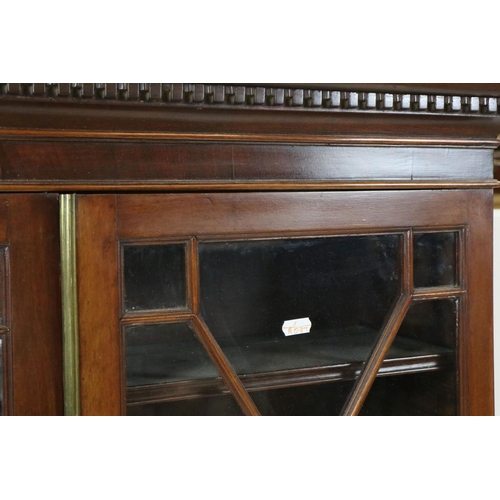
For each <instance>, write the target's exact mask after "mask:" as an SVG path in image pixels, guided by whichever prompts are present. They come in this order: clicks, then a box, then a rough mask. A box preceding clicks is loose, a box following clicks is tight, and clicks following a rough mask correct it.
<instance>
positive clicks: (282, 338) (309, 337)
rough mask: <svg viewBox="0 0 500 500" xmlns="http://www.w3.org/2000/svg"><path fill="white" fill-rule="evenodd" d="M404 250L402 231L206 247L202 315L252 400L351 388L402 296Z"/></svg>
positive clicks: (206, 244)
mask: <svg viewBox="0 0 500 500" xmlns="http://www.w3.org/2000/svg"><path fill="white" fill-rule="evenodd" d="M400 253H401V237H400V235H396V234H388V235H370V236H348V237H344V236H343V237H316V238H297V239H270V240H258V241H255V240H253V241H233V242H201V243H200V244H199V264H200V266H199V268H200V314H201V316H202V317H203V319H204V320H205V322H206V323H207V325H208V327H209V329H210V331H211V332H212V334H213V335H214V336H215V338H216V339H217V341H218V343H219V345H220V346H221V348H222V349H223V351H224V353H225V354H226V356H227V357H228V359H229V361H230V363H231V364H232V366H233V367H234V368H235V370H236V372H237V373H238V374H239V375H241V378H242V381H243V383H244V384H245V385H246V386H247V387H248V388H249V389H251V390H252V392H251V395H252V397H253V396H254V395H255V396H256V397H257V394H258V393H259V389H260V388H272V387H291V386H295V385H303V384H311V383H312V382H314V381H319V380H321V381H322V382H326V381H328V380H339V381H341V380H349V381H350V384H351V385H352V383H353V381H354V380H355V378H356V377H357V375H358V374H359V371H360V369H361V367H362V365H363V363H364V361H366V359H367V357H368V354H369V352H370V349H371V346H372V344H373V341H374V339H375V338H376V337H377V336H378V334H379V332H380V329H381V327H382V325H383V324H384V321H385V319H386V317H387V315H388V314H389V313H390V312H391V310H392V307H393V305H394V303H395V301H396V300H397V298H398V297H399V294H400V290H401V276H400V270H401V262H400ZM321 387H323V385H322V386H321ZM321 387H320V386H315V385H308V389H307V390H308V391H309V393H311V397H313V398H314V396H313V394H312V393H315V392H316V391H322V390H323V389H321ZM337 387H340V386H337ZM290 390H291V389H290ZM301 390H302V389H297V391H301ZM273 391H274V389H273ZM264 392H265V394H268V395H269V394H271V392H268V391H264ZM344 392H345V391H344ZM272 393H273V394H274V393H275V392H272ZM288 393H289V392H287V391H285V389H279V390H277V392H276V393H275V394H288ZM291 393H293V391H292V392H291ZM320 399H321V397H319V396H318V399H317V401H319V400H320ZM343 402H344V401H342V403H343ZM256 404H257V406H258V407H259V403H256ZM276 404H277V403H276ZM286 406H287V405H285V406H284V407H286ZM288 406H290V405H288ZM282 407H283V406H282ZM341 407H342V404H340V403H339V411H340V408H341ZM259 409H260V410H261V411H263V412H264V413H265V412H266V411H267V410H265V408H262V409H261V408H259ZM273 411H277V410H273ZM273 411H270V413H269V414H273ZM309 411H312V412H313V413H314V412H315V410H314V409H310V410H309ZM318 412H320V410H319V409H318ZM320 413H321V412H320Z"/></svg>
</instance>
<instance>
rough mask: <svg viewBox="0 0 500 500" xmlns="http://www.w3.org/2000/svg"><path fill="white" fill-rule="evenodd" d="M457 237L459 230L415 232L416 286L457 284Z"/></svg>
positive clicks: (414, 272) (414, 271)
mask: <svg viewBox="0 0 500 500" xmlns="http://www.w3.org/2000/svg"><path fill="white" fill-rule="evenodd" d="M457 239H458V233H457V232H442V233H420V234H414V236H413V280H414V284H415V287H425V288H427V287H433V286H447V285H448V286H449V285H456V284H457V264H456V262H457Z"/></svg>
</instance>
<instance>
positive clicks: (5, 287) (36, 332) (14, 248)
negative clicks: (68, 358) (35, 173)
mask: <svg viewBox="0 0 500 500" xmlns="http://www.w3.org/2000/svg"><path fill="white" fill-rule="evenodd" d="M58 211H59V201H58V196H57V195H38V194H35V195H21V194H12V195H0V415H62V414H63V384H62V332H61V296H60V283H59V276H60V273H59V212H58Z"/></svg>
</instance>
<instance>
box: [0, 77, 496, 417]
mask: <svg viewBox="0 0 500 500" xmlns="http://www.w3.org/2000/svg"><path fill="white" fill-rule="evenodd" d="M499 133H500V85H499V84H349V85H348V84H296V85H294V84H155V83H151V84H132V83H130V84H73V83H72V84H63V83H59V84H10V83H9V84H0V323H1V324H0V361H1V364H0V375H1V381H0V388H1V393H0V396H1V397H0V404H1V407H0V414H4V415H54V414H55V415H58V414H66V415H491V414H493V333H492V330H493V328H492V316H493V312H492V209H493V190H494V188H495V187H496V186H497V184H498V181H496V180H495V178H494V175H493V167H494V162H495V159H494V158H495V150H496V148H497V147H498V145H499V140H498V134H499Z"/></svg>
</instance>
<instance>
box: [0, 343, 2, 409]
mask: <svg viewBox="0 0 500 500" xmlns="http://www.w3.org/2000/svg"><path fill="white" fill-rule="evenodd" d="M0 415H3V341H2V337H0Z"/></svg>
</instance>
